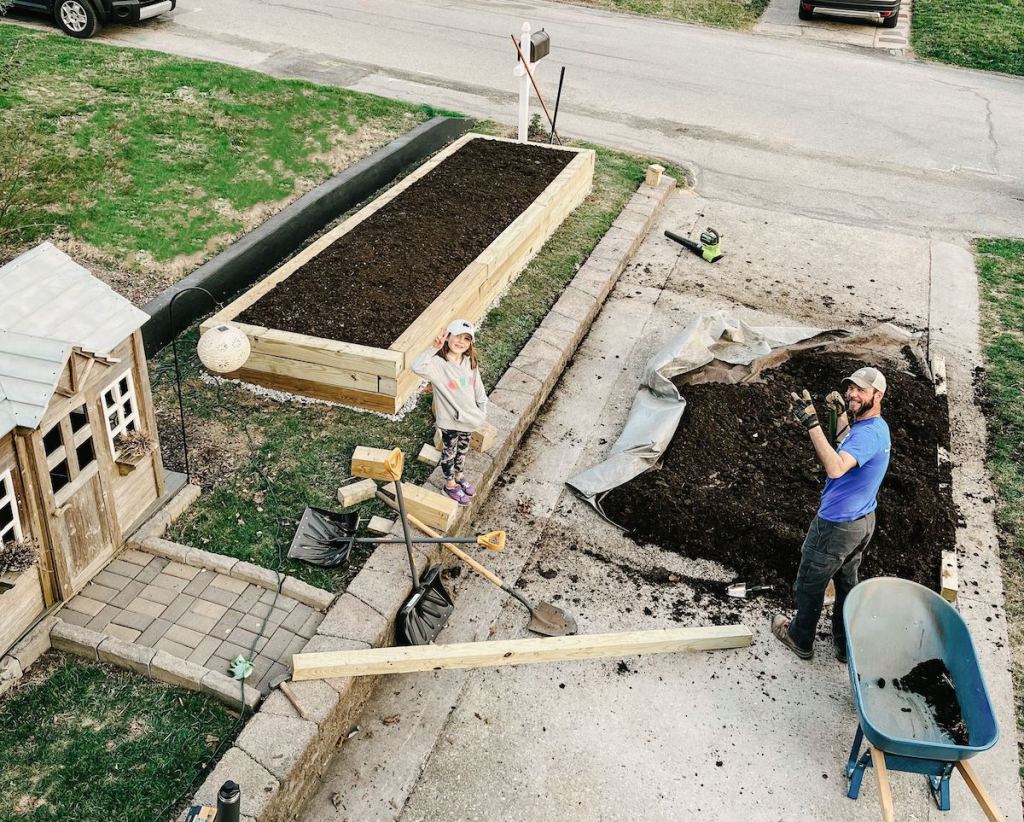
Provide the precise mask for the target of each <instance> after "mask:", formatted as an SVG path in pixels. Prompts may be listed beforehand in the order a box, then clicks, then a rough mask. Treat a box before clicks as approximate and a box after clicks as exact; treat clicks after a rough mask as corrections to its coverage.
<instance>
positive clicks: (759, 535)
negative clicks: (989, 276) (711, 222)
mask: <svg viewBox="0 0 1024 822" xmlns="http://www.w3.org/2000/svg"><path fill="white" fill-rule="evenodd" d="M864 364H865V363H862V362H860V361H858V360H856V359H853V358H852V357H848V356H844V355H837V354H821V353H808V352H805V353H801V354H798V355H796V356H795V357H793V358H792V359H790V360H789V361H787V362H786V363H784V364H783V365H781V366H780V367H779V368H777V369H773V370H770V371H765V372H762V377H763V379H764V383H761V384H751V385H725V384H721V383H707V384H703V385H693V386H689V385H688V386H683V387H682V392H683V395H684V396H685V397H686V401H687V407H686V412H685V413H684V414H683V418H682V422H681V423H680V425H679V429H678V430H677V431H676V435H675V437H674V438H673V440H672V443H671V444H670V445H669V448H668V451H667V453H666V455H665V460H664V465H663V467H662V468H661V469H660V470H654V471H649V472H647V473H646V474H643V475H641V476H639V477H637V478H636V479H634V480H633V481H631V482H629V483H627V484H626V485H623V486H620V487H619V488H616V489H615V490H613V491H611V492H610V493H609V494H608V495H607V496H606V497H605V498H604V500H603V503H602V506H603V508H604V510H605V512H606V513H607V514H608V516H609V517H611V518H612V519H613V520H614V521H615V522H617V523H619V524H620V525H622V526H624V527H626V528H627V529H629V530H630V531H631V536H633V537H634V538H635V539H636V540H637V541H638V542H641V543H654V544H656V545H659V546H662V547H663V548H667V549H669V550H672V551H675V552H678V553H681V554H684V555H686V556H692V557H698V558H702V559H709V560H714V561H716V562H719V563H721V564H723V565H725V566H726V567H728V568H729V569H731V570H732V572H734V574H735V577H736V578H737V579H740V580H744V581H746V582H748V583H753V584H760V583H768V584H773V585H775V586H776V588H775V593H776V594H777V595H779V596H781V597H784V598H788V597H789V591H790V588H791V586H792V584H793V580H794V579H795V576H796V569H797V565H798V563H799V560H800V546H801V543H802V542H803V538H804V535H805V533H806V531H807V526H808V525H809V524H810V521H811V519H812V518H813V516H814V513H815V511H816V510H817V507H818V502H819V497H820V494H821V488H822V485H823V484H824V472H823V471H822V469H821V468H820V467H819V466H818V463H817V461H816V459H815V457H814V449H813V447H812V446H811V444H810V441H809V440H808V437H807V434H806V432H805V431H804V429H803V428H802V427H801V426H800V425H798V424H797V423H796V422H794V421H792V418H791V417H790V415H789V412H788V406H789V395H790V392H791V391H799V390H801V389H803V388H805V387H806V388H808V389H810V391H811V394H812V395H813V396H814V399H815V402H816V404H817V407H818V410H819V413H821V414H824V402H823V398H824V396H825V394H827V393H828V392H829V391H831V390H835V389H838V388H839V387H840V380H841V379H842V378H843V377H844V376H846V375H848V374H850V373H852V372H853V371H854V370H855V369H857V368H858V367H860V366H861V365H864ZM884 371H885V374H886V377H887V379H888V382H889V388H888V391H887V393H886V398H885V403H884V405H883V408H882V415H883V417H884V418H885V419H886V421H887V422H888V424H889V428H890V431H891V434H892V453H891V459H890V464H889V471H888V474H887V475H886V479H885V481H884V483H883V484H882V489H881V491H880V493H879V496H878V511H877V514H876V516H877V523H876V528H875V535H874V539H873V540H872V542H871V545H870V547H869V548H868V551H867V554H866V556H865V558H864V562H863V564H862V565H861V578H868V577H873V576H883V575H884V576H899V577H904V578H906V579H912V580H914V581H915V582H919V583H921V584H922V585H926V586H928V587H929V588H932V589H935V588H937V586H938V581H939V566H940V561H941V553H942V551H943V550H950V549H952V548H953V547H954V541H955V533H954V532H955V528H956V512H955V510H954V506H953V501H952V496H951V493H950V490H949V485H948V483H949V481H950V477H949V468H948V467H947V466H943V467H941V468H940V467H939V466H938V465H937V462H936V446H937V445H941V446H943V447H944V448H947V449H948V448H949V415H948V409H947V406H946V402H945V398H944V397H942V398H937V397H936V396H935V392H934V389H933V387H932V384H931V383H930V382H929V381H928V379H927V378H926V377H925V376H924V375H923V374H921V373H920V372H919V371H918V370H917V367H916V364H914V363H913V360H912V358H911V357H910V356H909V352H907V359H906V362H905V364H904V370H896V369H895V368H893V367H891V366H890V367H888V368H885V369H884ZM940 483H945V485H944V487H943V488H941V489H940Z"/></svg>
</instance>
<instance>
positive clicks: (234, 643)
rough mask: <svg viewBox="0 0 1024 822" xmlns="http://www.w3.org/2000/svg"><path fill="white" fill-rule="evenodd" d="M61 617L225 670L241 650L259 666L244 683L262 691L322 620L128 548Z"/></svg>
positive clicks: (248, 587) (285, 601) (263, 592)
mask: <svg viewBox="0 0 1024 822" xmlns="http://www.w3.org/2000/svg"><path fill="white" fill-rule="evenodd" d="M275 598H276V599H275ZM59 616H60V618H61V619H62V620H64V621H65V622H71V623H74V624H75V625H81V626H84V627H86V628H90V629H92V630H94V631H100V632H102V633H105V634H109V635H110V636H114V637H117V638H119V639H123V640H125V641H128V642H133V643H136V644H138V645H145V646H147V647H150V648H156V649H158V650H162V651H166V652H167V653H169V654H171V655H173V656H176V657H179V658H180V659H185V660H188V661H189V662H194V663H196V664H198V665H203V666H205V667H206V668H209V669H211V670H214V671H220V672H221V673H227V672H228V665H229V664H230V662H231V660H232V659H234V658H235V657H236V656H237V655H238V654H242V655H244V656H246V657H249V658H251V659H252V660H253V663H254V665H255V670H254V671H253V674H252V675H251V676H250V677H249V678H248V679H247V680H246V684H247V685H248V686H250V687H256V688H259V689H260V690H261V691H262V692H263V694H264V695H266V693H267V691H268V685H269V682H270V680H271V678H273V677H275V676H277V675H279V674H283V673H286V672H288V671H289V670H290V667H291V666H290V660H291V655H292V654H294V653H298V652H299V651H301V650H302V649H303V647H305V645H306V642H307V641H308V640H309V638H310V637H312V636H313V634H314V633H316V629H317V626H318V625H319V624H320V622H321V620H322V619H323V618H324V615H323V614H321V613H319V612H318V611H315V610H314V609H313V608H311V607H310V606H308V605H305V604H303V603H301V602H298V601H296V600H295V599H292V598H291V597H287V596H285V595H284V594H279V593H277V592H276V591H270V590H267V589H266V588H262V587H260V586H258V585H253V584H251V583H248V582H245V581H243V580H239V579H235V578H233V577H229V576H226V575H225V574H220V573H216V572H214V571H208V570H204V569H202V568H196V567H193V566H191V565H184V564H182V563H180V562H173V561H171V560H167V559H164V558H163V557H157V556H153V555H152V554H148V553H145V552H143V551H136V550H131V549H128V550H125V551H122V552H121V553H120V554H118V557H117V559H115V560H114V561H113V562H111V563H110V564H109V565H108V566H107V567H106V568H105V569H104V570H102V571H101V572H100V573H98V574H97V575H96V576H95V577H94V578H93V580H92V581H91V582H90V583H89V584H88V585H86V586H85V588H83V589H82V591H81V593H79V594H78V595H77V596H75V597H73V598H72V599H71V600H69V601H68V602H67V604H66V605H65V606H64V608H62V609H61V611H60V614H59ZM254 642H255V649H253V643H254Z"/></svg>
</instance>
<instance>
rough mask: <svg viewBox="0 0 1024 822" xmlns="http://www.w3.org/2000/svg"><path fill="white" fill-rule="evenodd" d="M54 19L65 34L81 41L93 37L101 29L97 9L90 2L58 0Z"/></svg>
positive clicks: (87, 0) (84, 0) (54, 9)
mask: <svg viewBox="0 0 1024 822" xmlns="http://www.w3.org/2000/svg"><path fill="white" fill-rule="evenodd" d="M53 18H54V20H55V21H56V23H57V25H58V26H60V28H61V30H62V31H63V32H64V33H65V34H68V35H70V36H71V37H77V38H79V39H80V40H86V39H88V38H90V37H92V36H93V35H94V34H95V33H96V30H97V29H98V28H99V27H100V20H99V17H97V15H96V9H94V8H93V7H92V4H91V3H90V2H89V0H57V2H56V3H55V4H54V6H53Z"/></svg>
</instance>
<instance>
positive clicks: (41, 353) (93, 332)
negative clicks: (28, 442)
mask: <svg viewBox="0 0 1024 822" xmlns="http://www.w3.org/2000/svg"><path fill="white" fill-rule="evenodd" d="M0 305H2V306H3V310H2V311H0V436H3V435H4V434H6V433H8V432H9V431H11V430H12V429H14V428H15V427H16V426H23V427H26V428H35V427H36V426H37V425H39V422H40V420H42V418H43V414H44V413H45V412H46V408H47V406H48V405H49V403H50V399H51V398H52V397H53V393H54V390H55V389H56V387H57V383H58V381H59V380H60V375H61V373H62V372H63V370H64V366H65V364H66V363H67V361H68V357H69V356H71V351H72V350H73V349H75V348H77V349H80V350H81V351H83V352H85V353H87V354H92V355H95V356H97V357H106V356H108V355H109V354H110V352H111V350H112V349H113V348H114V347H116V346H117V345H118V344H119V343H120V342H121V341H122V340H124V339H125V337H127V336H129V335H130V334H131V333H132V332H133V331H135V330H136V329H137V328H139V327H140V326H142V324H143V323H144V322H146V320H148V319H149V315H148V314H146V313H145V312H144V311H140V310H139V309H138V308H136V307H135V306H134V305H132V304H131V303H130V302H128V300H126V299H125V298H124V297H122V296H121V295H120V294H118V293H117V292H116V291H114V290H113V289H112V288H110V286H108V285H107V284H106V283H103V282H101V281H100V280H97V279H96V278H95V277H93V276H92V274H90V273H89V272H88V271H87V270H86V269H84V268H82V266H80V265H79V264H78V263H76V262H75V261H74V260H72V259H71V258H70V257H69V256H68V255H67V254H65V253H64V252H63V251H61V250H60V249H59V248H57V247H56V246H54V245H53V244H52V243H49V242H45V243H42V244H40V245H38V246H36V247H35V248H33V249H32V250H31V251H26V252H25V253H24V254H22V255H21V256H19V257H16V258H15V259H13V260H11V261H10V262H9V263H7V265H5V266H3V267H2V268H0Z"/></svg>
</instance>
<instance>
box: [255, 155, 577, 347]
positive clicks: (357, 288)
mask: <svg viewBox="0 0 1024 822" xmlns="http://www.w3.org/2000/svg"><path fill="white" fill-rule="evenodd" d="M575 156H576V155H575V154H573V153H570V152H566V151H553V150H551V149H547V148H544V147H541V146H534V145H522V144H518V143H505V142H497V141H494V140H484V139H476V140H470V141H469V142H468V143H466V144H465V145H464V146H463V147H462V148H460V149H459V150H458V151H457V152H455V154H453V155H452V156H451V157H449V158H447V159H446V160H444V162H442V163H440V164H439V165H438V166H437V167H436V168H434V169H432V170H431V171H430V172H428V173H427V174H426V175H424V176H423V178H422V179H420V180H417V181H416V182H415V183H413V184H412V185H411V186H409V188H408V189H406V190H405V191H404V192H403V193H402V194H400V195H399V196H398V197H396V198H395V199H394V200H392V201H391V202H390V203H388V204H387V205H386V206H384V207H383V208H382V209H380V211H378V212H376V213H375V214H373V215H371V216H370V217H369V218H367V219H366V220H364V221H363V222H361V223H360V224H359V225H357V226H356V227H355V228H353V229H352V230H351V231H349V232H347V233H346V234H344V235H343V236H341V237H339V238H338V240H337V241H336V242H335V243H333V244H332V245H331V246H330V247H329V248H327V249H325V250H324V251H322V252H320V254H318V255H317V256H316V257H314V258H313V259H312V260H310V261H309V262H307V263H306V264H305V265H303V266H302V267H300V268H299V269H298V270H297V271H295V273H293V274H292V275H291V276H290V277H289V278H288V279H287V280H285V281H284V282H282V283H281V284H280V285H278V286H276V287H275V288H274V289H273V290H271V291H270V292H269V293H267V294H266V295H265V296H264V297H262V298H261V299H260V300H259V301H257V302H256V303H255V304H254V305H252V306H250V307H249V308H248V309H246V310H245V311H243V312H242V313H241V314H240V315H239V316H238V320H239V321H240V322H244V323H250V324H252V325H258V326H264V327H267V328H276V329H281V330H284V331H293V332H295V333H298V334H307V335H309V336H313V337H322V338H325V339H331V340H342V341H344V342H350V343H357V344H360V345H370V346H375V347H381V348H383V347H387V346H388V345H390V344H391V343H392V342H394V340H395V339H397V338H398V337H399V336H400V335H401V334H402V332H403V331H405V329H406V328H407V327H408V326H409V325H410V324H412V322H413V321H414V320H415V319H416V318H417V317H418V316H419V315H420V314H421V313H422V312H423V310H424V309H425V308H426V307H427V306H428V305H430V303H432V302H433V301H434V299H435V298H436V297H437V296H438V295H439V294H440V293H441V292H442V291H444V289H445V288H447V287H448V285H449V284H450V283H451V282H452V281H453V280H454V279H455V278H456V277H457V276H458V275H459V274H460V273H461V272H462V270H463V269H464V268H465V267H466V266H467V265H469V263H471V262H472V261H473V260H474V259H476V258H477V257H478V256H479V255H480V254H481V253H482V252H483V251H484V249H486V248H487V246H489V245H490V244H491V243H492V242H493V241H494V240H495V238H496V237H497V236H498V235H499V234H501V232H502V231H504V230H505V228H507V227H508V225H509V224H510V223H511V222H512V221H513V220H515V219H516V217H518V216H519V215H520V214H521V213H522V212H523V211H525V210H526V208H527V207H528V206H529V205H530V204H531V203H532V202H533V201H534V200H535V199H537V197H538V196H539V195H540V194H541V193H542V192H543V191H544V189H545V188H547V186H548V184H550V183H551V181H552V180H554V179H555V177H557V176H558V174H559V172H560V171H561V170H562V169H563V168H565V166H566V165H568V163H569V162H570V161H571V160H572V159H573V158H574V157H575Z"/></svg>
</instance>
